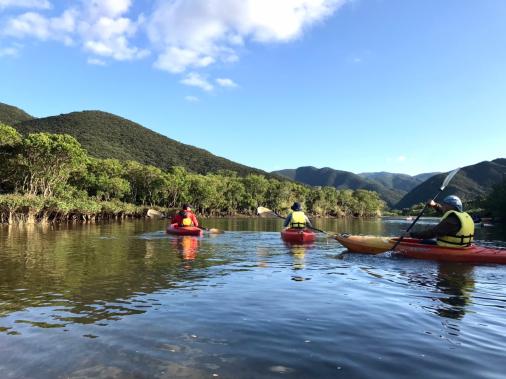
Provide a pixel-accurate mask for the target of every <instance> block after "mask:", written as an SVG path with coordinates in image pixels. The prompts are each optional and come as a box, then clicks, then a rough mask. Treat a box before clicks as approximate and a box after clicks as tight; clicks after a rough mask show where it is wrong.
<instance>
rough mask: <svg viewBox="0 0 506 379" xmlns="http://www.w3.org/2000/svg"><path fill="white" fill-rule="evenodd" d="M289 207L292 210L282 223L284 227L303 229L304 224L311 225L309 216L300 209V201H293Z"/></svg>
mask: <svg viewBox="0 0 506 379" xmlns="http://www.w3.org/2000/svg"><path fill="white" fill-rule="evenodd" d="M291 209H292V212H290V214H289V215H288V217H287V218H286V219H285V223H284V224H283V226H284V227H285V228H286V227H290V228H295V229H304V228H305V227H306V226H313V225H311V221H309V218H308V217H307V216H306V214H305V213H304V212H303V211H302V207H301V205H300V203H298V202H295V203H293V205H292V207H291Z"/></svg>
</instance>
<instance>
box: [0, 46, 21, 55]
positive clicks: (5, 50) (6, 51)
mask: <svg viewBox="0 0 506 379" xmlns="http://www.w3.org/2000/svg"><path fill="white" fill-rule="evenodd" d="M19 50H20V48H19V47H17V46H9V47H0V57H17V56H18V55H19Z"/></svg>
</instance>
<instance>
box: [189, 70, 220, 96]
mask: <svg viewBox="0 0 506 379" xmlns="http://www.w3.org/2000/svg"><path fill="white" fill-rule="evenodd" d="M181 83H183V84H185V85H187V86H192V87H198V88H200V89H202V90H204V91H207V92H210V91H212V90H213V88H214V87H213V85H212V84H211V83H209V81H208V80H207V79H205V78H204V77H202V76H201V75H200V74H198V73H196V72H190V73H188V74H187V75H186V76H185V77H184V78H183V79H182V80H181Z"/></svg>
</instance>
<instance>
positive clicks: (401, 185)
mask: <svg viewBox="0 0 506 379" xmlns="http://www.w3.org/2000/svg"><path fill="white" fill-rule="evenodd" d="M358 175H360V176H361V177H363V178H367V179H370V180H374V181H376V182H379V183H381V184H382V185H384V186H385V187H387V188H391V189H394V190H399V191H403V192H404V193H407V192H409V191H411V190H412V189H413V188H415V187H416V186H417V185H419V184H421V183H422V182H423V180H421V179H418V178H416V177H414V176H410V175H407V174H395V173H391V172H384V171H382V172H364V173H361V174H358ZM421 175H424V174H421Z"/></svg>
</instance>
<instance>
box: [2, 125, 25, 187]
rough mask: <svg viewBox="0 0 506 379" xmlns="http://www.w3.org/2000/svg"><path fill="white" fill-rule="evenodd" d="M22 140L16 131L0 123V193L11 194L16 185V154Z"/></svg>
mask: <svg viewBox="0 0 506 379" xmlns="http://www.w3.org/2000/svg"><path fill="white" fill-rule="evenodd" d="M21 142H22V138H21V135H20V134H19V133H18V132H17V131H16V129H14V128H12V127H10V126H8V125H5V124H2V123H0V193H1V192H13V191H14V190H15V188H16V185H17V179H18V178H16V174H17V168H18V167H17V159H16V157H17V154H18V153H19V149H20V146H21Z"/></svg>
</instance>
